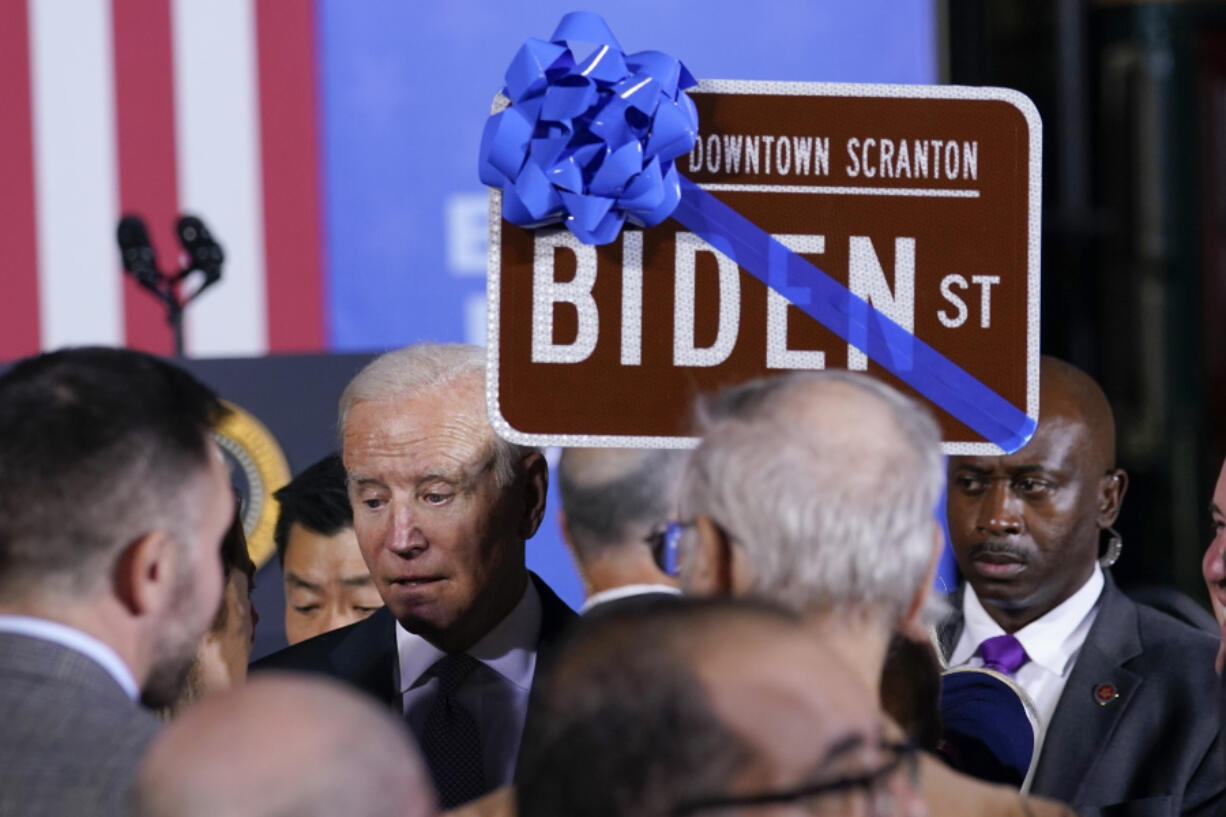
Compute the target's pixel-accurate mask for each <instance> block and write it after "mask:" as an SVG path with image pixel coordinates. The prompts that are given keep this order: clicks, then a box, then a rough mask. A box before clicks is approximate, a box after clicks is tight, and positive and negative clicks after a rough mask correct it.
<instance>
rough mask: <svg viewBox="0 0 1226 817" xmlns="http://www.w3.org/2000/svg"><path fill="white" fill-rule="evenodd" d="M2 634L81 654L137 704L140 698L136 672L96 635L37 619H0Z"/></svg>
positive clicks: (10, 617) (3, 617)
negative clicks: (46, 642) (10, 634)
mask: <svg viewBox="0 0 1226 817" xmlns="http://www.w3.org/2000/svg"><path fill="white" fill-rule="evenodd" d="M0 633H14V634H16V635H24V636H29V637H30V638H38V639H41V640H43V641H50V642H52V643H54V644H59V645H60V646H61V647H67V648H68V649H70V650H72V651H73V652H79V653H81V654H82V655H84V656H85V657H86V658H89V659H91V660H92V661H93V662H94V663H96V664H98V665H99V666H100V667H102V669H104V670H106V673H107V675H110V676H111V677H112V678H114V679H115V683H117V684H119V687H120V689H122V690H123V691H124V693H125V694H126V695H127V696H128V697H129V698H131V699H132V700H133V701H135V700H137V698H139V697H140V687H138V686H137V684H136V678H135V677H134V676H133V675H132V670H130V669H128V665H127V664H125V663H124V662H123V659H122V658H120V657H119V654H118V653H116V652H115V651H114V650H113V649H111V648H110V647H108V646H107V645H106V644H103V643H102V642H101V641H99V640H98V639H96V638H94V637H93V636H92V635H88V634H86V633H83V632H81V631H80V630H77V629H75V628H73V627H69V626H68V625H66V624H60V623H59V622H56V621H49V620H47V619H45V618H34V617H33V616H0Z"/></svg>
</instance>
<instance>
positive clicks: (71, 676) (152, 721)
mask: <svg viewBox="0 0 1226 817" xmlns="http://www.w3.org/2000/svg"><path fill="white" fill-rule="evenodd" d="M157 728H158V721H157V719H156V718H154V717H153V716H152V715H151V714H149V712H148V711H146V710H145V709H143V708H141V707H140V706H139V705H137V704H135V703H133V702H132V701H130V700H129V699H128V696H127V695H126V694H124V691H123V690H122V689H121V688H120V687H119V685H118V684H117V683H115V680H114V679H113V678H112V677H111V676H110V675H108V674H107V672H106V670H104V669H103V668H102V667H100V666H99V665H98V664H97V663H95V662H94V661H93V660H92V659H90V658H88V657H86V656H84V655H82V654H81V653H78V652H76V651H75V650H70V649H68V648H66V647H62V646H60V645H58V644H54V643H52V642H50V641H43V640H42V639H38V638H29V637H27V636H23V635H15V634H12V633H0V817H43V815H46V817H65V816H71V817H76V816H77V815H82V816H83V815H98V817H110V815H115V817H119V815H125V817H126V815H128V814H130V812H131V809H130V806H129V802H128V797H129V789H130V787H131V784H132V780H133V777H134V775H135V772H136V768H137V766H138V765H139V763H140V760H141V757H142V755H143V754H144V751H145V748H146V747H147V746H148V744H149V741H150V740H151V739H152V738H153V735H154V734H155V733H156V731H157Z"/></svg>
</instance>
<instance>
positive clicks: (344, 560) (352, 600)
mask: <svg viewBox="0 0 1226 817" xmlns="http://www.w3.org/2000/svg"><path fill="white" fill-rule="evenodd" d="M282 568H283V571H284V574H285V637H286V639H287V640H288V641H289V643H290V644H297V643H298V642H299V641H305V640H306V639H308V638H312V637H313V636H317V635H319V634H320V633H326V632H328V631H329V630H335V629H337V628H339V627H344V626H345V625H347V624H353V623H354V622H355V621H361V620H362V619H364V618H366V617H367V616H369V615H370V614H371V613H373V612H374V611H375V610H378V609H379V608H380V607H382V606H383V599H382V597H380V595H379V591H378V590H377V589H375V582H374V579H372V578H371V576H370V570H368V569H367V567H366V562H365V560H363V559H362V551H361V550H360V549H359V548H358V537H357V534H356V533H354V531H353V528H345V529H344V530H341V531H338V532H337V533H335V534H333V535H332V536H324V535H323V534H322V533H316V532H315V531H313V530H311V529H310V528H306V527H303V526H302V525H300V524H298V523H297V522H295V523H294V524H293V525H291V526H290V529H289V536H288V537H287V539H286V544H285V558H284V560H283V564H282Z"/></svg>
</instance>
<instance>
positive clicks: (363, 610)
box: [353, 604, 383, 616]
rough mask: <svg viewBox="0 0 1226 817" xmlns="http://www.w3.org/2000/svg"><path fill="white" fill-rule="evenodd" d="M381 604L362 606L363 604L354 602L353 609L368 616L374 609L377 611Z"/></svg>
mask: <svg viewBox="0 0 1226 817" xmlns="http://www.w3.org/2000/svg"><path fill="white" fill-rule="evenodd" d="M382 606H383V605H382V604H380V605H377V606H375V607H364V606H362V605H360V604H355V605H354V607H353V609H354V610H357V611H358V612H359V613H361V614H362V615H366V616H368V615H370V614H371V613H374V612H376V611H377V610H378V609H379V608H380V607H382Z"/></svg>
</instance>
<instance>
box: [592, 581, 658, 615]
mask: <svg viewBox="0 0 1226 817" xmlns="http://www.w3.org/2000/svg"><path fill="white" fill-rule="evenodd" d="M644 593H669V594H671V595H674V596H680V595H681V591H680V590H679V589H677V588H676V587H673V586H672V585H671V584H624V585H622V586H621V587H612V588H609V589H608V590H601V591H600V592H599V593H593V594H592V595H590V596H588V597H587V601H585V602H583V606H582V607H580V608H579V613H580V614H583V613H586V612H587V611H588V610H591V609H592V608H593V607H595V606H596V605H597V604H604V603H605V602H606V601H617V600H618V599H624V598H629V597H630V596H641V595H643V594H644Z"/></svg>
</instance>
